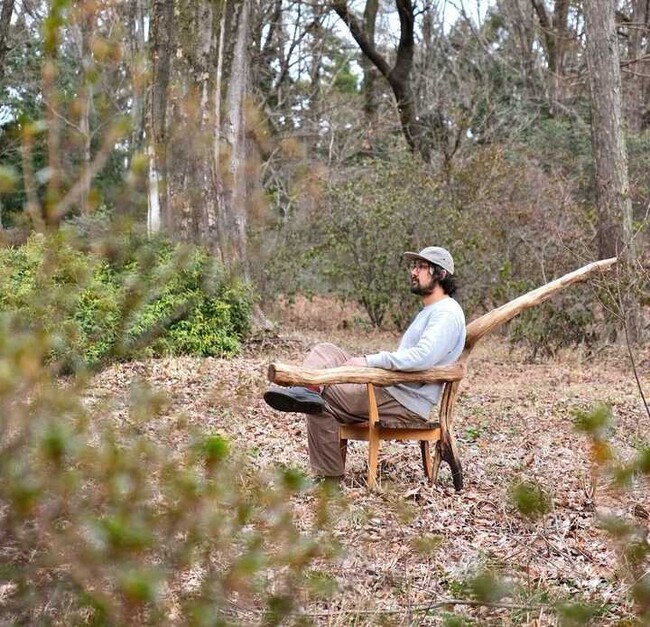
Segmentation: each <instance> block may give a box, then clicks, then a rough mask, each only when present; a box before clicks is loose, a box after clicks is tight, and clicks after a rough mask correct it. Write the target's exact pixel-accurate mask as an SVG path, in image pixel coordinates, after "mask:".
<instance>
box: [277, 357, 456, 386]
mask: <svg viewBox="0 0 650 627" xmlns="http://www.w3.org/2000/svg"><path fill="white" fill-rule="evenodd" d="M465 372H466V367H465V364H463V363H459V362H455V363H453V364H449V365H448V366H438V367H436V368H430V369H429V370H417V371H414V372H406V371H403V370H384V369H383V368H367V367H358V366H340V367H338V368H326V369H316V368H303V367H302V366H292V365H290V364H282V363H279V362H276V363H272V364H270V365H269V371H268V377H269V381H271V382H272V383H277V384H278V385H323V384H325V385H327V384H331V383H372V384H374V385H380V386H383V385H394V384H396V383H411V382H417V383H435V382H440V381H459V380H460V379H462V378H463V377H464V376H465Z"/></svg>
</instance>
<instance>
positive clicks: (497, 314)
mask: <svg viewBox="0 0 650 627" xmlns="http://www.w3.org/2000/svg"><path fill="white" fill-rule="evenodd" d="M616 261H617V258H616V257H611V258H610V259H602V260H600V261H594V262H593V263H589V264H587V265H586V266H583V267H582V268H579V269H578V270H574V271H573V272H569V273H568V274H565V275H564V276H561V277H560V278H559V279H555V280H554V281H551V282H550V283H546V285H542V286H541V287H538V288H536V289H534V290H531V291H530V292H527V293H526V294H523V295H522V296H519V297H517V298H515V299H513V300H511V301H509V302H507V303H505V305H501V306H500V307H497V308H496V309H493V310H492V311H488V313H486V314H484V315H482V316H481V317H480V318H477V319H476V320H473V321H472V322H470V323H469V324H468V325H467V337H466V339H465V350H464V351H463V354H462V356H461V361H466V360H467V359H468V358H469V355H470V353H471V352H472V349H473V348H474V346H476V344H477V342H478V341H479V340H480V339H481V338H482V337H483V336H484V335H487V334H488V333H489V332H490V331H493V330H494V329H496V328H497V327H499V326H501V325H502V324H505V323H506V322H508V321H509V320H512V319H513V318H514V317H515V316H516V315H517V314H520V313H521V312H522V311H525V310H526V309H529V308H530V307H534V306H535V305H539V304H540V303H543V302H544V301H545V300H548V299H549V298H551V296H553V295H554V294H557V293H558V292H559V291H561V290H563V289H564V288H565V287H568V286H569V285H573V284H574V283H580V282H582V281H586V280H587V279H588V278H589V277H590V276H591V275H592V274H594V273H596V272H604V271H605V270H607V269H609V268H610V267H611V266H613V265H614V264H615V263H616Z"/></svg>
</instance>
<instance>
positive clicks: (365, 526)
mask: <svg viewBox="0 0 650 627" xmlns="http://www.w3.org/2000/svg"><path fill="white" fill-rule="evenodd" d="M355 315H356V314H354V312H352V313H350V312H349V311H347V310H344V309H343V308H337V306H335V305H332V304H331V303H327V302H321V303H316V304H315V305H312V306H305V305H304V304H303V305H302V309H300V308H296V306H294V307H293V308H286V309H285V311H284V315H283V322H282V324H281V326H280V327H279V328H280V329H281V330H280V331H278V332H277V333H278V335H272V336H266V337H258V338H253V339H252V340H251V341H250V342H249V343H248V344H247V346H246V348H245V350H244V352H243V354H242V355H241V356H239V357H237V358H234V359H227V360H225V359H223V360H222V359H190V358H182V359H163V360H151V361H145V362H138V363H132V364H122V365H119V366H115V367H113V368H111V369H109V370H107V371H105V372H104V373H102V374H101V375H99V377H98V378H97V380H96V382H95V384H96V385H95V392H96V393H97V394H100V395H101V394H102V393H110V394H115V395H117V396H118V397H119V396H120V395H121V394H124V395H126V394H127V391H128V387H129V385H130V382H131V381H132V379H133V378H134V377H142V378H144V379H146V380H148V381H150V382H151V383H152V384H153V385H155V386H156V387H157V388H159V389H161V390H163V391H165V392H166V393H167V394H168V396H169V398H170V400H171V406H170V408H169V411H168V412H167V413H166V415H165V416H162V417H160V418H158V419H156V421H154V422H152V423H151V424H150V425H149V426H148V429H149V430H150V431H151V434H152V435H153V436H155V437H158V438H163V439H166V440H168V441H169V443H171V444H173V441H174V439H177V442H178V444H180V443H181V442H182V441H183V440H184V438H185V437H186V435H185V434H186V432H187V430H186V429H184V428H180V427H179V428H174V421H175V420H178V416H179V415H182V416H183V419H182V420H183V422H182V424H183V425H185V424H190V425H196V426H198V427H201V428H202V429H204V430H207V431H212V432H218V433H222V434H225V435H227V436H228V437H229V438H230V439H231V440H232V441H233V443H234V445H235V446H237V447H239V448H240V449H241V450H244V451H246V452H247V454H248V457H249V458H250V459H251V463H252V464H254V465H256V466H259V467H266V466H269V465H273V464H278V463H280V462H281V463H283V464H288V465H292V466H295V467H298V468H300V469H302V470H304V472H305V473H308V472H309V465H308V458H307V447H306V430H305V426H304V422H303V419H302V417H301V416H300V415H297V414H279V413H276V412H274V411H273V410H271V409H270V408H269V407H267V406H266V405H265V404H264V402H263V400H262V393H263V391H264V390H265V389H266V386H267V382H266V369H267V366H268V363H269V362H270V361H272V360H282V361H289V362H294V363H296V362H298V363H299V362H300V360H301V358H302V355H303V354H304V353H305V351H306V350H307V349H308V348H309V346H311V345H313V344H314V343H316V342H318V341H331V342H335V343H337V344H339V345H341V346H343V347H345V348H347V349H348V350H350V352H352V353H353V354H363V353H364V352H369V351H374V350H377V349H379V348H391V347H394V346H395V345H396V344H397V342H398V339H399V336H398V334H396V333H387V332H381V333H380V332H376V331H368V330H364V329H363V328H362V325H360V324H359V322H358V320H356V318H355ZM636 358H637V369H638V372H639V373H640V375H641V377H642V381H643V383H644V385H645V389H646V393H647V390H648V389H649V387H650V379H649V373H650V350H648V349H645V350H642V351H639V353H638V354H637V355H636ZM596 402H604V403H607V404H609V405H610V406H611V408H612V412H613V418H614V426H613V430H612V432H611V439H610V442H611V443H612V445H613V446H614V448H615V450H616V452H617V455H618V456H620V458H621V459H624V460H625V459H629V458H631V457H632V456H633V455H634V453H635V451H636V450H637V447H638V446H639V444H640V442H642V441H643V440H644V439H645V441H646V442H647V438H648V433H650V419H649V418H648V415H647V413H646V410H645V408H644V406H643V403H642V400H641V397H640V395H639V392H638V388H637V386H636V384H635V380H634V376H633V373H632V370H631V367H630V362H629V359H628V357H627V354H626V351H625V350H624V348H623V347H620V346H608V347H604V348H601V349H600V350H599V351H598V352H597V353H596V354H594V355H591V356H589V355H587V354H586V353H585V352H583V351H581V350H578V349H576V350H567V351H564V352H562V353H561V354H560V355H557V356H556V357H554V358H553V359H550V360H546V361H537V362H531V361H529V360H528V358H527V354H526V352H525V351H523V350H522V349H514V350H512V349H511V348H510V347H509V346H508V344H507V343H506V342H505V341H504V340H502V339H500V338H498V337H493V338H487V339H486V340H485V341H484V343H483V344H480V345H479V346H478V347H477V348H476V350H475V352H474V353H473V356H472V360H471V361H470V368H469V374H468V377H467V378H466V379H465V380H464V381H463V383H462V388H461V392H460V397H459V402H458V405H457V409H456V423H455V424H456V433H457V436H458V439H459V446H460V453H461V459H462V461H463V464H464V471H465V489H464V490H463V491H462V492H460V493H456V492H455V491H454V489H453V486H452V483H451V477H450V473H449V469H448V467H446V466H445V465H444V464H443V468H442V470H441V476H440V482H439V484H438V485H436V486H435V487H431V486H429V485H427V484H426V482H425V481H424V477H423V475H422V467H421V462H420V453H419V447H418V446H417V444H416V443H413V442H406V443H399V442H393V443H391V442H387V443H384V444H383V445H382V449H381V452H380V464H381V465H380V486H381V489H380V490H379V491H377V492H375V493H372V492H369V491H368V490H367V489H366V487H365V472H366V469H365V456H366V447H365V444H364V443H351V444H350V451H349V454H348V473H347V476H346V479H345V482H344V484H343V486H342V488H341V498H342V502H343V503H344V507H343V508H341V509H340V510H338V511H339V514H338V517H337V520H336V522H335V529H334V535H335V536H336V537H337V538H338V540H339V542H340V543H341V544H342V547H343V551H342V554H341V556H340V558H339V559H337V560H335V561H334V562H330V563H322V564H320V563H319V564H318V565H317V567H318V569H319V570H320V571H321V572H322V573H324V574H325V575H326V576H327V577H329V578H331V580H332V581H333V582H335V586H334V591H333V592H332V593H331V594H330V595H329V596H326V597H324V598H322V599H320V600H319V601H317V602H314V603H311V604H310V605H308V606H306V607H304V608H303V611H304V613H305V614H307V615H308V616H309V617H310V618H309V620H311V621H313V622H314V623H317V624H327V625H351V624H355V625H356V624H387V623H388V624H463V622H462V620H460V621H458V622H455V621H456V620H457V619H460V618H465V619H466V620H468V621H469V622H470V623H471V622H476V623H477V624H495V625H496V624H499V625H501V624H530V625H547V624H557V622H558V614H557V612H556V611H555V610H554V609H553V607H552V606H553V604H555V603H557V602H558V601H567V602H570V601H573V602H576V601H579V602H583V603H586V604H591V605H592V606H593V607H594V608H595V609H596V611H597V612H598V616H597V618H596V619H595V623H596V624H613V623H616V622H618V621H620V620H621V619H625V618H626V617H630V616H632V615H633V609H632V605H631V601H630V594H629V591H630V588H631V585H632V584H633V581H631V580H630V579H629V577H628V576H627V574H626V571H625V569H624V565H623V562H622V560H621V559H620V553H619V551H618V548H617V546H616V544H615V542H614V541H613V540H612V539H611V538H610V537H609V536H608V535H607V533H606V532H605V531H604V530H603V529H602V525H601V524H600V520H601V517H602V516H607V515H617V516H621V517H623V518H625V519H626V520H628V521H630V522H634V523H635V524H637V525H640V526H641V528H642V529H643V528H644V529H646V530H648V529H650V520H648V516H649V513H650V482H649V481H648V480H647V479H646V480H644V481H638V482H636V483H635V484H634V485H633V486H632V487H631V488H629V489H626V490H624V491H620V490H615V489H614V488H612V487H611V485H610V482H609V480H608V479H607V478H606V477H604V476H600V477H595V476H594V474H593V472H592V471H593V464H592V461H591V456H590V444H589V441H588V440H587V437H586V436H584V435H583V434H580V433H578V432H576V430H575V428H574V426H573V415H572V411H573V410H574V409H575V408H582V409H588V408H590V407H593V406H594V404H595V403H596ZM520 480H530V481H535V482H537V483H538V484H539V485H541V486H543V488H544V490H546V492H547V494H548V495H549V496H550V499H551V510H550V512H549V513H548V514H547V515H545V516H544V517H543V518H542V519H541V520H538V521H530V520H526V519H525V518H523V517H522V516H521V515H520V514H518V513H517V510H516V508H515V507H514V505H513V504H512V501H511V499H510V489H511V486H512V485H513V484H514V483H515V482H517V481H520ZM313 507H314V497H313V495H312V494H311V493H310V492H309V491H308V492H306V493H304V494H300V495H299V496H297V497H296V502H295V511H296V515H297V518H298V520H301V519H303V518H304V520H308V519H310V517H311V510H312V509H313ZM486 569H488V570H490V571H492V572H495V573H497V574H498V576H499V577H500V578H502V579H503V580H504V581H505V582H506V583H507V584H508V585H510V586H511V589H510V592H509V594H508V595H507V596H506V597H504V598H502V599H500V600H499V601H498V602H496V603H495V604H494V605H490V604H481V603H475V604H472V603H471V602H468V603H461V602H460V601H469V600H470V599H471V598H472V596H471V591H470V589H469V588H468V585H467V581H468V578H471V577H472V576H474V575H476V574H477V573H480V572H482V571H484V570H486ZM427 608H428V609H427ZM259 621H260V616H259V615H257V618H256V614H255V613H254V610H251V613H250V614H248V615H246V614H244V615H242V616H241V623H242V624H255V623H257V622H259Z"/></svg>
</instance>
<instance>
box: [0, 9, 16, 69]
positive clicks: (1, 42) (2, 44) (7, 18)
mask: <svg viewBox="0 0 650 627" xmlns="http://www.w3.org/2000/svg"><path fill="white" fill-rule="evenodd" d="M13 12H14V0H2V11H1V12H0V81H1V80H2V79H3V78H4V74H5V59H6V58H7V52H8V51H9V46H8V45H7V40H8V39H9V26H10V25H11V16H12V15H13Z"/></svg>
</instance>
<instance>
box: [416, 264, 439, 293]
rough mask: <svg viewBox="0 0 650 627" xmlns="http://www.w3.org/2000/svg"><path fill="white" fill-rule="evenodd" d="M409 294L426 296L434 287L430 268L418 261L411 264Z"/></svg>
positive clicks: (434, 282) (434, 283)
mask: <svg viewBox="0 0 650 627" xmlns="http://www.w3.org/2000/svg"><path fill="white" fill-rule="evenodd" d="M410 273H411V292H413V294H417V295H418V296H428V295H429V294H431V293H433V290H434V288H435V287H436V280H435V279H434V278H433V272H432V268H431V266H430V265H429V264H428V263H427V262H426V261H422V260H420V259H416V260H415V261H413V262H411V265H410Z"/></svg>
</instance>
